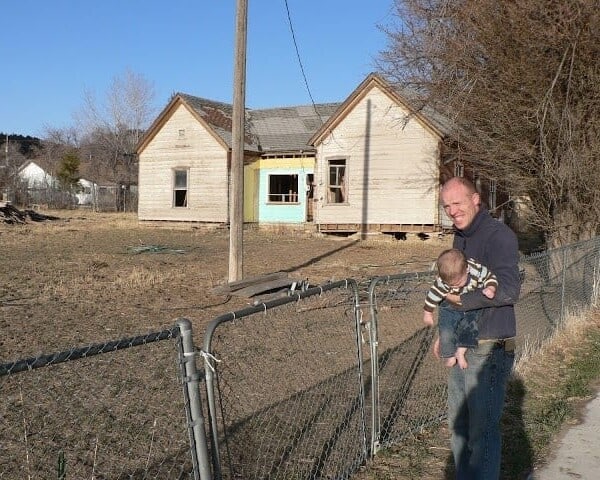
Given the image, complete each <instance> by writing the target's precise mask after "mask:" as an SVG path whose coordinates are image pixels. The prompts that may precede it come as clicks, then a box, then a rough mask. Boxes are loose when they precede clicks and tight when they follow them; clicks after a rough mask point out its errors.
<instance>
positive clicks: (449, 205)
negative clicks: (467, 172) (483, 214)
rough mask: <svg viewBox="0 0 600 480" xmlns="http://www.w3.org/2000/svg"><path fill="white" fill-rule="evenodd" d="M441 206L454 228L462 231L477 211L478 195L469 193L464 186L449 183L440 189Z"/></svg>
mask: <svg viewBox="0 0 600 480" xmlns="http://www.w3.org/2000/svg"><path fill="white" fill-rule="evenodd" d="M441 196H442V206H443V207H444V211H445V212H446V215H448V217H449V218H450V219H451V220H452V223H454V226H455V227H456V228H458V229H459V230H464V229H465V228H467V227H468V226H469V225H471V222H472V221H473V219H474V218H475V215H477V212H478V211H479V194H478V193H471V192H469V190H468V189H467V187H465V186H464V185H462V184H460V183H458V182H452V181H449V182H448V183H447V184H446V185H444V187H443V188H442V195H441Z"/></svg>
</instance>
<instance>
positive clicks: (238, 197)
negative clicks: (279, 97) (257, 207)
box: [229, 0, 248, 283]
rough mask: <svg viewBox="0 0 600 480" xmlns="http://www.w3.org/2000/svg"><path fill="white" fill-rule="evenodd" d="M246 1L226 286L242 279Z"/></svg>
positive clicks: (239, 25) (241, 3)
mask: <svg viewBox="0 0 600 480" xmlns="http://www.w3.org/2000/svg"><path fill="white" fill-rule="evenodd" d="M247 24H248V0H237V10H236V22H235V27H236V28H235V58H234V65H235V69H234V73H233V119H232V127H231V136H232V145H231V181H230V183H229V198H230V203H229V282H230V283H231V282H235V281H237V280H241V279H242V277H243V271H244V268H243V265H244V261H243V234H244V137H245V135H244V124H245V112H246V105H245V104H246V37H247Z"/></svg>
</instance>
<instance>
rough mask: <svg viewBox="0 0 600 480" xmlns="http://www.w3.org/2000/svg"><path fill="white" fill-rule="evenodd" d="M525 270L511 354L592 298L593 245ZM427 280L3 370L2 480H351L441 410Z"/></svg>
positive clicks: (336, 291) (256, 310) (230, 317)
mask: <svg viewBox="0 0 600 480" xmlns="http://www.w3.org/2000/svg"><path fill="white" fill-rule="evenodd" d="M520 268H521V273H522V280H523V282H522V289H521V298H520V300H519V302H518V304H517V305H516V309H517V321H518V338H517V343H518V350H517V352H518V353H519V351H524V350H528V351H535V349H537V348H539V346H540V345H541V344H542V342H543V341H544V340H545V339H547V338H548V337H549V336H550V335H551V334H552V333H553V332H554V331H555V330H556V329H557V328H558V327H559V326H561V325H562V323H563V321H564V319H565V318H566V317H567V316H568V315H570V314H581V313H583V311H585V309H587V308H589V307H591V306H595V305H596V304H597V295H598V291H599V289H598V286H599V283H600V274H599V273H600V238H596V239H593V240H590V241H588V242H582V243H578V244H574V245H571V246H568V247H564V248H561V249H556V250H551V251H547V252H542V253H537V254H534V255H530V256H527V257H523V258H522V259H521V262H520ZM433 279H434V275H433V272H421V273H412V274H401V275H395V276H394V275H392V276H385V277H375V278H373V279H371V280H370V281H369V282H367V283H364V284H361V285H359V284H357V283H356V282H355V281H354V280H345V281H341V282H335V283H330V284H327V285H323V286H320V287H315V288H310V289H308V290H306V291H304V292H298V293H293V294H292V295H290V296H287V297H283V298H278V299H275V300H272V301H270V302H267V303H261V304H257V305H254V306H252V307H248V308H246V309H244V310H240V311H237V312H232V313H227V314H224V315H221V316H219V317H217V318H215V319H214V320H213V321H212V322H211V323H210V324H209V326H208V327H207V329H206V331H205V332H203V333H204V341H203V345H202V347H201V348H198V347H195V346H194V342H193V339H192V332H191V324H190V322H189V321H187V320H184V319H181V320H180V321H179V322H178V326H177V327H173V329H171V330H165V331H163V332H159V333H156V334H149V335H146V336H142V337H135V338H132V339H123V340H119V341H116V342H111V343H106V344H102V345H95V346H90V347H85V348H82V349H72V350H70V351H67V352H60V353H58V354H54V355H48V356H43V357H37V358H32V359H26V360H21V361H17V362H13V363H8V364H3V365H0V391H1V392H2V395H3V402H2V406H0V415H1V416H0V478H48V479H51V478H52V479H54V478H58V479H61V480H65V479H66V478H69V479H70V478H95V479H101V478H110V479H126V478H127V479H151V478H161V479H171V478H172V479H184V478H195V479H201V480H208V479H211V478H215V479H227V480H233V479H286V480H287V479H294V478H297V479H318V478H328V479H347V478H350V477H351V476H352V474H353V473H354V472H355V471H356V470H357V468H358V466H360V465H361V464H363V463H364V461H365V460H366V459H368V458H369V457H370V456H372V455H375V454H376V453H377V451H378V449H380V448H381V447H384V446H390V445H394V444H399V443H401V442H402V441H403V440H404V439H405V438H406V437H407V436H408V435H411V434H413V433H414V432H416V431H418V430H420V429H422V428H426V427H428V426H434V425H435V424H436V423H438V422H440V421H441V420H442V419H443V418H444V416H445V403H446V376H447V372H446V370H445V368H444V367H442V366H441V364H440V362H438V361H437V360H435V359H434V357H433V356H432V355H431V352H430V350H431V342H432V339H433V337H434V333H435V330H434V329H433V328H428V327H424V326H423V324H422V316H423V315H422V308H423V302H424V297H425V294H426V292H427V290H428V288H429V286H430V285H431V282H432V281H433ZM199 338H200V337H197V338H196V340H198V339H199ZM159 340H173V342H166V341H162V342H160V341H159ZM173 343H175V344H176V346H177V348H174V346H173ZM134 346H140V348H130V347H134ZM101 353H102V354H105V355H99V354H101ZM200 355H201V356H202V357H203V359H204V365H203V366H204V370H203V371H199V370H197V366H196V363H197V360H198V357H199V356H200ZM372 359H376V361H372ZM70 360H77V361H76V362H72V361H70ZM150 365H151V368H149V366H150ZM41 367H44V368H41ZM182 390H183V395H182V394H181V392H182ZM61 472H62V473H61ZM61 474H62V475H63V476H60V475H61Z"/></svg>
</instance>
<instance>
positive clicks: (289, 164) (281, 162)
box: [256, 157, 316, 168]
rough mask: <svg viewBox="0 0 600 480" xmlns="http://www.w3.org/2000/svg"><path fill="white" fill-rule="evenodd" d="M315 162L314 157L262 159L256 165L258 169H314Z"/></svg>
mask: <svg viewBox="0 0 600 480" xmlns="http://www.w3.org/2000/svg"><path fill="white" fill-rule="evenodd" d="M315 161H316V160H315V157H307V158H262V159H260V160H259V161H258V162H256V164H257V166H258V168H314V167H315Z"/></svg>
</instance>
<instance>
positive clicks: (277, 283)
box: [231, 278, 295, 297]
mask: <svg viewBox="0 0 600 480" xmlns="http://www.w3.org/2000/svg"><path fill="white" fill-rule="evenodd" d="M294 281H295V280H293V279H291V278H277V279H275V280H270V281H267V282H262V283H257V284H255V285H250V286H248V287H245V288H240V289H238V290H235V291H233V292H231V294H232V295H235V296H236V297H253V296H254V295H258V294H259V293H263V292H269V291H271V290H280V289H283V288H287V287H289V286H291V285H292V283H294Z"/></svg>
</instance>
